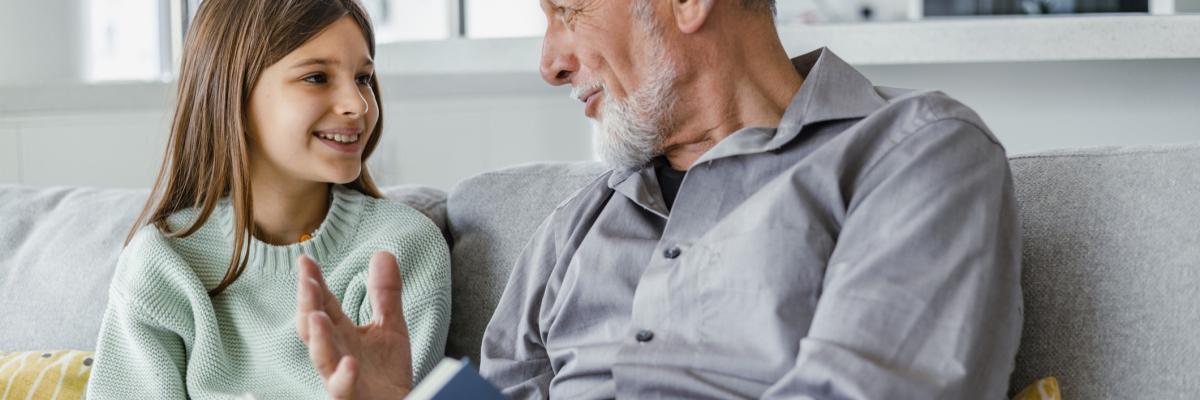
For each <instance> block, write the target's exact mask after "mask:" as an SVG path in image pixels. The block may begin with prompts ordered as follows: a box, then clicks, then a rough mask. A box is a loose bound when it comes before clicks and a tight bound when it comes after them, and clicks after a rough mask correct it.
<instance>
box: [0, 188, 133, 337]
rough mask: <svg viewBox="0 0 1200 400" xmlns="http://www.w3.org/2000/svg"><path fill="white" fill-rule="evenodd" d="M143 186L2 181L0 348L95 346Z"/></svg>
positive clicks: (0, 206) (0, 209)
mask: <svg viewBox="0 0 1200 400" xmlns="http://www.w3.org/2000/svg"><path fill="white" fill-rule="evenodd" d="M145 201H146V191H144V190H119V189H85V188H48V189H37V188H29V187H14V186H8V187H0V218H2V219H3V220H0V320H2V321H3V323H0V351H14V350H15V351H23V350H57V349H80V350H92V349H94V348H95V346H96V335H97V334H98V333H99V331H100V319H101V317H103V316H104V307H105V305H107V304H108V284H109V281H110V280H111V279H112V275H113V271H114V269H115V268H114V267H115V266H116V264H117V256H118V255H120V253H121V247H122V244H123V243H124V242H125V235H126V234H127V233H128V232H129V228H130V226H132V224H133V220H134V218H136V217H137V213H138V212H139V211H141V208H142V205H143V203H144V202H145Z"/></svg>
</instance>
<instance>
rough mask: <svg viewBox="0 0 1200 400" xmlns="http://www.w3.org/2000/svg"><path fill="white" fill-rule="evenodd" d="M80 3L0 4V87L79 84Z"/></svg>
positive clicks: (18, 0) (7, 0) (17, 0)
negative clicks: (30, 84) (57, 82)
mask: <svg viewBox="0 0 1200 400" xmlns="http://www.w3.org/2000/svg"><path fill="white" fill-rule="evenodd" d="M80 1H81V0H36V1H30V0H0V85H6V84H17V83H22V84H29V83H40V82H56V81H79V80H81V79H82V76H83V53H84V52H83V46H82V45H81V42H82V34H81V29H82V27H83V26H84V25H83V16H82V14H81V10H82V8H83V7H81V6H80Z"/></svg>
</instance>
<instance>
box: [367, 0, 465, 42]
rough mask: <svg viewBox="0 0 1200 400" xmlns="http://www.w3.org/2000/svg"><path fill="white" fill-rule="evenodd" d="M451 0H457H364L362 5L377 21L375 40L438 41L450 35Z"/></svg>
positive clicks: (452, 18)
mask: <svg viewBox="0 0 1200 400" xmlns="http://www.w3.org/2000/svg"><path fill="white" fill-rule="evenodd" d="M451 1H458V0H365V1H363V5H365V6H366V7H367V11H368V12H369V13H370V14H371V18H372V20H373V22H374V24H375V35H376V42H379V43H387V42H397V41H404V40H438V39H446V38H448V37H450V33H451V28H450V27H451V24H450V22H451V21H454V20H457V19H458V16H457V15H451V14H450V12H451V7H450V2H451Z"/></svg>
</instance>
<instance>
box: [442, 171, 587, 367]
mask: <svg viewBox="0 0 1200 400" xmlns="http://www.w3.org/2000/svg"><path fill="white" fill-rule="evenodd" d="M604 170H605V169H604V167H603V165H601V164H599V163H586V162H585V163H547V164H529V165H524V166H517V167H512V168H507V169H502V170H499V171H494V172H487V173H484V174H482V175H479V176H476V177H473V178H470V179H467V180H465V181H463V182H461V183H459V184H458V185H457V186H455V188H454V189H452V190H451V191H450V197H449V200H448V201H447V206H446V208H447V215H448V218H449V219H448V220H447V222H448V224H449V229H450V234H451V236H452V240H453V243H454V244H453V246H452V247H451V249H450V253H451V265H452V266H453V270H452V271H451V274H450V275H451V279H453V295H452V296H451V298H452V299H453V300H452V301H451V311H450V336H449V338H448V340H447V343H446V354H447V355H450V356H452V357H464V356H465V357H470V358H471V359H472V360H479V347H480V343H481V342H482V340H483V330H484V328H486V327H487V324H488V321H489V320H491V317H492V311H493V310H495V308H496V302H497V301H498V300H499V299H500V295H501V294H502V293H503V292H504V285H505V284H506V283H507V282H508V274H509V272H510V271H512V268H513V263H515V262H516V260H517V255H519V254H520V253H521V250H522V249H524V248H525V244H526V242H528V241H529V239H530V238H531V237H532V236H533V234H534V231H536V230H537V228H538V226H540V225H541V223H542V220H543V219H545V218H546V216H548V215H550V212H551V211H553V210H554V208H555V207H556V206H558V204H559V203H561V202H562V201H564V200H566V199H567V198H568V197H570V196H571V194H573V193H575V192H576V191H578V190H579V188H581V187H583V185H585V184H587V183H588V182H591V181H592V180H593V179H595V178H596V176H598V175H600V174H601V173H603V172H604ZM513 317H514V318H515V317H516V316H513Z"/></svg>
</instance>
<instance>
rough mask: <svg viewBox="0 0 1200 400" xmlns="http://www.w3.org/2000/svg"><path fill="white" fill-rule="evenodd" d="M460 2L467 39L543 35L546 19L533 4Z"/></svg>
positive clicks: (491, 0) (489, 0)
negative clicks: (462, 6) (463, 10)
mask: <svg viewBox="0 0 1200 400" xmlns="http://www.w3.org/2000/svg"><path fill="white" fill-rule="evenodd" d="M463 1H464V2H465V3H466V10H465V17H466V18H464V19H465V20H466V28H467V29H466V36H467V37H468V38H472V39H484V38H501V37H537V36H542V35H543V34H544V33H545V32H546V16H545V14H543V13H542V7H541V5H540V4H539V3H538V2H537V1H534V0H463Z"/></svg>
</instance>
